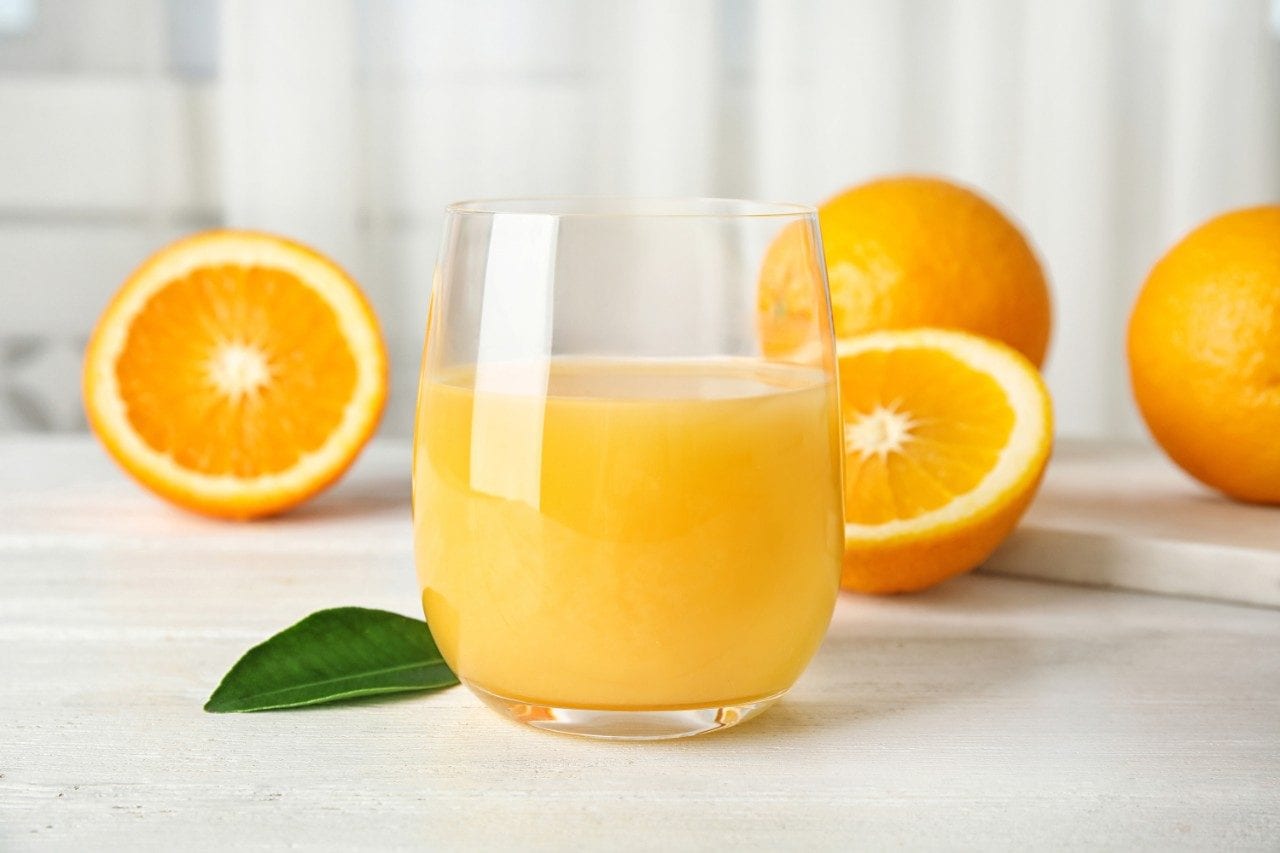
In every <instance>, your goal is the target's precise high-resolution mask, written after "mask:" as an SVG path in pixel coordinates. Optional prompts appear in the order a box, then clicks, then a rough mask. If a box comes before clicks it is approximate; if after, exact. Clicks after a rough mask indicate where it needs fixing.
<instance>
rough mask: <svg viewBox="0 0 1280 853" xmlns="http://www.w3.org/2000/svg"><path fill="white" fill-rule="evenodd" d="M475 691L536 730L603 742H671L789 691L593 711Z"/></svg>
mask: <svg viewBox="0 0 1280 853" xmlns="http://www.w3.org/2000/svg"><path fill="white" fill-rule="evenodd" d="M463 683H464V684H466V685H467V687H468V688H469V689H470V690H471V692H472V693H474V694H476V695H477V696H479V697H480V700H481V701H482V702H484V703H485V704H486V705H488V706H489V707H490V708H492V709H493V710H495V711H497V712H498V713H499V714H502V715H503V716H504V717H509V718H510V719H512V720H515V721H516V722H518V723H524V724H525V725H527V726H532V727H533V728H535V729H542V730H544V731H548V732H559V733H560V734H566V735H578V736H579V737H590V738H599V739H601V740H669V739H671V738H678V737H689V736H690V735H700V734H703V733H704V732H713V731H716V730H717V729H727V728H730V727H732V726H736V725H738V724H739V723H743V722H746V721H747V720H749V719H751V718H752V717H754V716H757V715H758V714H760V713H761V712H762V711H764V709H765V708H768V707H769V706H770V705H772V704H773V703H774V702H777V701H778V700H779V699H781V698H782V696H783V695H784V694H785V693H786V692H787V691H785V690H784V691H782V692H781V693H775V694H773V695H772V696H766V697H764V698H763V699H756V700H755V701H752V702H739V703H736V704H733V705H722V706H718V707H714V708H680V709H674V710H667V711H664V710H658V711H595V710H591V709H589V708H553V707H551V706H549V705H530V704H528V703H527V702H521V701H519V700H517V699H507V698H506V697H504V696H499V695H497V694H496V693H490V692H489V691H488V690H485V689H483V688H481V687H477V686H475V685H474V684H471V683H470V682H467V681H465V680H464V681H463Z"/></svg>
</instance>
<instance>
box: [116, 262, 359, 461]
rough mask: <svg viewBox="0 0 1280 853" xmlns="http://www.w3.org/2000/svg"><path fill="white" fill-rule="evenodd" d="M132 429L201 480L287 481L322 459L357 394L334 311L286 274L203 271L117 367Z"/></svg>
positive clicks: (144, 321)
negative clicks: (312, 456) (282, 475)
mask: <svg viewBox="0 0 1280 853" xmlns="http://www.w3.org/2000/svg"><path fill="white" fill-rule="evenodd" d="M115 371H116V378H117V380H118V382H119V388H120V396H121V397H122V399H123V401H124V404H125V408H126V415H127V417H128V420H129V423H130V424H131V426H132V427H133V428H134V430H136V431H137V433H138V435H140V436H141V437H142V439H143V440H144V441H145V442H146V443H147V444H148V445H150V446H151V447H152V448H153V449H155V450H156V451H159V452H161V453H165V454H168V455H170V456H172V457H173V459H174V461H175V462H176V463H177V464H178V465H180V466H182V467H184V468H188V469H191V470H193V471H198V472H200V473H202V474H210V475H220V474H227V475H233V476H236V477H253V476H258V475H263V474H271V473H276V472H280V471H284V470H287V469H289V468H291V467H292V466H293V465H295V464H296V463H297V462H298V460H299V458H300V457H301V456H302V455H303V454H304V453H308V452H311V451H314V450H316V449H318V448H319V447H320V446H321V445H322V444H323V443H324V441H325V440H326V439H327V438H328V437H329V436H330V435H331V434H332V433H333V431H334V429H335V428H336V427H337V425H338V424H339V422H340V421H341V420H342V417H343V412H344V410H345V407H346V406H347V404H348V402H349V401H350V400H351V398H352V395H353V393H354V391H355V387H356V381H357V375H356V361H355V358H354V356H353V354H352V352H351V350H350V347H349V345H348V343H347V341H346V338H345V337H344V336H343V334H342V331H341V329H340V327H339V325H338V318H337V316H336V315H335V314H334V311H333V309H332V308H330V307H329V305H328V303H327V302H326V301H325V300H324V299H322V298H321V297H320V296H319V295H318V294H317V293H316V292H315V291H314V290H312V289H311V288H310V287H308V286H306V285H304V284H303V283H302V282H301V281H299V280H298V279H297V278H295V277H294V276H292V275H290V274H289V273H286V272H283V271H281V270H277V269H270V268H266V267H258V266H251V267H246V266H240V265H223V266H209V267H200V268H197V269H194V270H192V271H191V272H190V273H189V274H188V275H187V276H186V277H185V278H182V279H176V280H174V281H172V282H170V283H169V284H167V285H165V286H164V287H163V288H161V289H160V290H159V291H157V292H156V293H155V295H154V296H152V297H151V298H150V299H149V300H148V301H147V303H146V304H145V305H144V306H143V308H142V310H141V311H140V312H139V313H138V315H137V316H136V317H135V318H134V319H133V321H132V325H131V327H130V330H129V334H128V337H127V339H126V341H125V345H124V349H123V350H122V352H121V354H120V357H119V359H118V361H117V362H116V366H115Z"/></svg>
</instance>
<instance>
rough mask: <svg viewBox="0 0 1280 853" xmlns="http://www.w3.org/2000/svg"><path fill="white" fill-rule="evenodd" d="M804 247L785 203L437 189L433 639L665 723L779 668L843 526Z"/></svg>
mask: <svg viewBox="0 0 1280 853" xmlns="http://www.w3.org/2000/svg"><path fill="white" fill-rule="evenodd" d="M824 269H825V268H824V265H823V262H822V249H821V242H820V239H819V233H818V227H817V215H816V213H815V211H814V209H813V208H811V207H807V206H802V205H791V204H766V203H759V202H751V201H733V200H726V199H677V200H635V199H597V198H576V199H572V198H571V199H520V200H510V201H474V202H464V203H460V204H455V205H452V206H451V207H449V209H448V212H447V218H446V223H445V228H444V244H443V248H442V250H441V253H440V259H439V264H438V266H437V269H436V278H435V282H434V286H433V289H432V294H431V305H430V309H429V311H428V319H427V341H426V348H425V351H424V355H423V363H422V376H421V382H420V385H419V391H418V412H417V427H416V435H415V438H414V463H413V512H414V547H415V552H416V558H417V566H418V576H419V580H420V584H421V589H422V605H423V609H424V610H425V612H426V616H427V621H428V622H429V624H430V625H431V629H432V631H433V633H434V634H435V638H436V641H437V643H438V644H439V646H440V649H441V651H442V652H443V654H444V656H445V659H446V660H447V661H448V663H449V665H450V666H451V667H453V669H454V671H455V672H456V673H457V674H458V676H459V678H461V679H462V681H463V682H464V683H465V684H466V685H467V686H468V687H469V688H470V689H471V690H472V691H474V692H475V694H476V695H477V696H479V697H480V698H481V699H483V700H484V701H485V702H486V703H487V704H488V705H490V706H491V707H492V708H494V709H496V710H497V711H499V712H500V713H502V714H504V715H506V716H508V717H511V718H513V719H515V720H519V721H521V722H524V723H527V724H528V725H531V726H534V727H537V728H541V729H549V730H554V731H559V732H567V733H572V734H580V735H591V736H596V737H607V738H635V739H647V738H664V737H679V736H682V735H690V734H696V733H699V732H704V731H710V730H713V729H717V728H723V727H726V726H731V725H734V724H736V723H739V722H741V721H743V720H746V719H748V718H750V717H752V716H754V715H755V714H757V713H759V712H760V711H761V710H763V709H764V708H765V707H767V706H768V705H769V704H771V703H772V702H774V701H776V700H777V699H778V698H779V697H780V696H782V694H784V693H785V692H786V691H787V690H788V689H789V688H790V687H791V685H792V684H793V683H794V682H795V680H796V679H797V678H798V677H799V675H800V673H801V671H802V670H803V669H804V668H805V666H806V665H807V664H808V662H809V659H810V658H811V657H812V656H813V654H814V652H815V651H816V649H817V648H818V644H819V642H820V641H821V639H822V635H823V633H824V632H825V631H826V627H827V623H828V622H829V620H830V618H831V611H832V608H833V606H834V602H835V598H836V592H837V588H838V582H839V575H840V560H841V553H842V547H843V531H844V527H843V521H842V511H841V494H842V493H841V453H840V446H841V439H840V423H839V412H838V403H837V391H836V384H835V360H834V353H833V335H832V330H831V310H830V299H829V296H828V292H827V285H826V278H825V272H824ZM762 281H764V282H767V287H764V288H763V289H762ZM789 299H790V300H791V301H793V302H794V304H795V305H797V306H805V307H804V308H803V309H802V310H798V311H791V310H788V306H787V302H788V300H789ZM815 306H816V307H815Z"/></svg>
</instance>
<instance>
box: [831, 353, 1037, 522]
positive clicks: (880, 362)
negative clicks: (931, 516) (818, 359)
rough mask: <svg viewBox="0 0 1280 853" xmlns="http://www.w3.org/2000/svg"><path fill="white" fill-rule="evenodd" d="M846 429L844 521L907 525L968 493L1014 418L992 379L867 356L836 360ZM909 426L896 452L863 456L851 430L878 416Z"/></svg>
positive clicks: (931, 361)
mask: <svg viewBox="0 0 1280 853" xmlns="http://www.w3.org/2000/svg"><path fill="white" fill-rule="evenodd" d="M840 386H841V387H840V400H841V407H842V410H843V415H844V422H845V429H846V451H845V452H846V456H845V520H846V521H849V522H854V523H858V524H882V523H884V522H887V521H892V520H894V519H910V518H915V517H917V516H919V515H922V514H924V513H926V512H929V511H930V510H934V509H937V508H939V507H941V506H944V505H945V504H947V503H949V502H950V501H951V500H952V499H953V498H954V497H955V496H957V495H961V494H964V493H965V492H968V491H971V490H972V489H974V488H975V487H976V486H977V485H978V483H979V482H980V481H981V480H982V478H983V477H984V476H985V475H986V474H987V473H988V472H989V471H991V469H992V468H993V467H994V466H995V464H996V460H997V458H998V457H999V454H1000V451H1001V449H1002V448H1003V447H1004V446H1005V444H1006V442H1007V441H1008V438H1009V435H1010V433H1011V432H1012V430H1013V425H1014V417H1015V416H1014V411H1013V409H1012V407H1010V405H1009V403H1008V401H1007V399H1006V397H1005V394H1004V392H1003V391H1002V390H1001V388H1000V386H999V385H998V384H997V383H996V381H995V380H994V379H992V378H991V377H989V376H986V375H984V374H982V373H980V372H978V371H976V370H974V369H973V368H971V367H968V366H967V365H965V364H963V363H962V362H961V361H959V360H958V359H956V358H954V357H952V356H950V355H947V354H945V353H942V352H938V351H936V350H932V349H899V350H893V351H883V350H880V351H876V350H870V351H867V352H863V353H859V354H856V355H852V356H847V357H844V358H842V359H841V360H840ZM884 410H889V411H890V412H891V413H895V414H893V415H891V417H905V418H907V419H909V421H908V422H907V424H908V425H907V428H906V431H905V435H904V436H903V438H902V441H901V442H900V443H899V446H898V447H897V448H896V449H892V450H888V451H887V452H883V453H875V452H863V451H860V450H858V449H855V447H853V446H851V445H850V444H849V443H848V436H849V434H850V431H851V430H854V429H856V428H857V426H856V425H857V424H859V423H860V422H861V421H863V419H865V418H866V417H867V416H868V415H872V414H873V413H876V412H878V411H884Z"/></svg>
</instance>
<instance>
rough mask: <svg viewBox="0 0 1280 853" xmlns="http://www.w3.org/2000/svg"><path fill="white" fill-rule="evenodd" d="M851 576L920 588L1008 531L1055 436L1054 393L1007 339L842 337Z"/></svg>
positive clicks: (932, 333)
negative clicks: (1051, 402) (1002, 341)
mask: <svg viewBox="0 0 1280 853" xmlns="http://www.w3.org/2000/svg"><path fill="white" fill-rule="evenodd" d="M837 354H838V356H839V361H840V402H841V409H842V413H843V417H844V425H845V426H844V437H845V570H844V585H845V586H846V587H848V588H851V589H856V590H860V591H864V592H901V591H906V590H913V589H922V588H924V587H926V586H930V585H932V584H934V583H937V582H938V581H941V580H943V579H944V578H947V577H950V576H951V575H954V574H957V573H959V572H963V571H966V570H968V569H971V568H973V567H974V566H975V565H977V564H978V563H980V562H981V561H982V560H984V559H986V557H987V556H988V555H989V554H990V553H991V551H992V550H994V548H995V547H996V545H998V544H999V542H1000V541H1001V540H1002V539H1003V538H1004V537H1005V535H1007V534H1008V532H1009V531H1010V530H1012V528H1013V526H1014V525H1015V524H1016V523H1017V520H1018V518H1019V517H1020V516H1021V514H1022V511H1023V510H1024V509H1025V508H1026V506H1027V504H1028V503H1029V502H1030V500H1031V497H1032V495H1034V493H1035V488H1036V485H1037V484H1038V482H1039V479H1040V475H1041V473H1042V472H1043V470H1044V466H1045V463H1046V461H1047V459H1048V455H1049V447H1050V444H1051V432H1052V422H1051V414H1050V407H1049V397H1048V393H1047V392H1046V390H1045V388H1044V383H1043V382H1042V381H1041V379H1040V376H1039V374H1038V373H1037V371H1036V369H1035V368H1034V367H1033V366H1032V365H1031V364H1030V363H1029V362H1028V361H1027V360H1026V359H1025V358H1024V357H1023V356H1021V355H1019V354H1018V353H1017V352H1015V351H1014V350H1012V349H1011V348H1009V347H1007V346H1005V345H1003V344H999V343H997V342H995V341H991V340H988V339H985V338H981V337H978V336H975V335H971V334H968V333H964V332H956V331H943V330H939V329H918V330H913V331H901V332H878V333H874V334H869V335H864V336H861V337H856V338H851V339H849V340H846V341H841V342H840V343H839V345H838V348H837Z"/></svg>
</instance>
